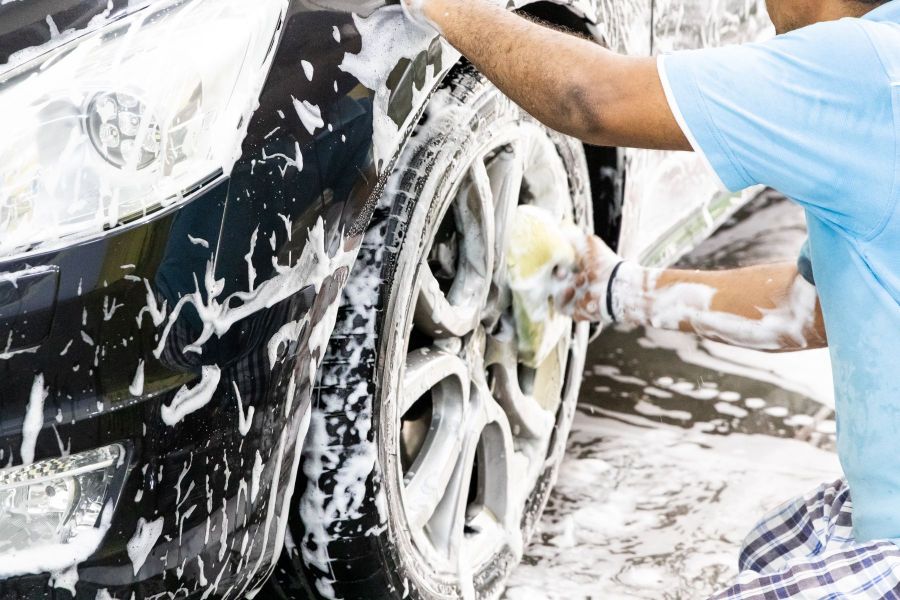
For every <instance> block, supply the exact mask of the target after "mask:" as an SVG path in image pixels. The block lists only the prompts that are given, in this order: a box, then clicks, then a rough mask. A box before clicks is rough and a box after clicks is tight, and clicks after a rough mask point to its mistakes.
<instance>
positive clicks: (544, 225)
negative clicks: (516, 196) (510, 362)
mask: <svg viewBox="0 0 900 600" xmlns="http://www.w3.org/2000/svg"><path fill="white" fill-rule="evenodd" d="M583 236H584V234H583V233H581V232H580V230H579V229H578V228H577V227H575V225H573V224H571V223H562V222H560V220H559V219H557V218H556V217H554V216H553V214H552V213H550V212H549V211H547V210H545V209H542V208H539V207H536V206H528V205H522V206H519V207H517V208H516V212H515V214H514V217H513V221H512V223H511V227H510V232H509V237H508V242H507V248H506V256H507V275H508V278H509V287H510V289H511V291H512V300H513V315H514V316H515V319H516V337H517V340H518V350H519V358H520V360H522V362H523V363H525V364H526V365H527V366H529V367H532V368H537V367H538V366H539V365H540V364H541V363H542V362H543V361H544V359H546V358H547V356H549V354H550V353H551V352H552V351H553V349H554V348H555V347H556V345H557V343H558V342H559V340H560V337H561V336H562V335H564V334H566V333H567V332H568V330H569V327H570V326H571V321H570V320H569V319H568V318H566V317H565V316H563V315H560V314H559V313H558V312H557V310H556V309H555V307H554V296H555V295H556V293H557V292H558V289H557V288H558V286H559V285H560V280H559V279H558V278H557V277H556V276H555V273H557V272H559V271H563V272H574V270H575V269H576V267H577V252H576V248H575V244H574V242H573V240H577V239H579V237H583Z"/></svg>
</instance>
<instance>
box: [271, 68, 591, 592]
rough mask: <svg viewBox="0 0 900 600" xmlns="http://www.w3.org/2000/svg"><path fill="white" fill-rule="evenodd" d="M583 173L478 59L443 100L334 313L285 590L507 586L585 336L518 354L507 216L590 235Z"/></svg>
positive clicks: (543, 493) (578, 331)
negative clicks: (550, 216) (525, 359)
mask: <svg viewBox="0 0 900 600" xmlns="http://www.w3.org/2000/svg"><path fill="white" fill-rule="evenodd" d="M516 161H518V165H519V166H516V164H515V163H516ZM529 161H530V162H529ZM479 164H480V165H481V166H480V167H479V166H478V165H479ZM516 178H518V182H517V181H516ZM588 179H589V177H588V171H587V166H586V163H585V159H584V153H583V149H582V147H581V145H580V144H579V143H577V142H575V141H574V140H571V139H569V138H566V137H564V136H562V135H559V134H557V133H554V132H551V131H549V130H547V129H546V128H544V127H543V126H541V125H540V124H538V123H537V122H536V121H535V120H534V119H532V118H531V117H530V116H528V115H527V114H525V113H524V112H523V111H522V110H521V109H520V108H518V107H517V106H515V105H514V104H513V103H512V102H511V101H509V100H508V99H507V98H505V97H504V96H502V95H501V94H500V93H499V92H498V91H497V90H496V89H495V88H494V87H493V86H491V85H490V84H489V83H488V82H487V81H486V80H485V79H484V77H482V76H481V75H480V74H478V73H477V72H476V71H475V70H474V69H472V68H471V67H468V66H461V67H457V68H456V69H455V70H454V72H453V73H452V74H451V76H449V77H448V80H447V81H446V83H445V84H444V85H443V86H442V87H441V88H440V89H438V90H437V91H436V92H435V94H434V96H433V97H432V99H431V101H430V103H429V105H428V108H427V109H426V112H425V114H424V115H423V118H422V121H421V124H420V126H419V127H418V129H417V130H416V132H415V133H414V134H413V137H412V139H411V141H410V143H409V144H408V145H407V148H406V150H405V152H404V154H403V156H402V157H401V158H400V162H399V166H398V167H397V168H396V169H395V171H394V173H393V174H392V176H391V178H390V180H389V182H388V183H387V186H386V190H385V193H384V195H383V197H382V200H381V201H380V203H379V205H378V206H377V207H376V209H375V211H374V215H373V218H372V222H371V225H370V227H369V228H368V230H367V232H366V234H365V237H364V241H363V243H362V247H361V250H360V253H359V257H358V259H357V261H356V264H355V266H354V270H353V274H352V275H351V278H350V281H349V283H348V285H347V288H346V290H345V292H344V295H343V301H342V304H341V306H340V308H339V309H338V315H337V324H336V329H335V332H334V334H333V336H332V339H331V342H330V345H329V348H328V350H327V352H326V354H325V356H324V358H323V361H322V364H321V367H320V379H319V386H318V388H317V393H316V394H315V396H314V398H313V404H314V409H313V411H314V412H313V416H312V422H311V426H310V432H309V435H308V437H307V440H306V443H305V448H304V453H303V459H302V460H303V463H302V476H301V477H300V478H299V480H298V484H297V486H298V487H297V491H296V493H295V497H294V500H293V507H292V516H291V518H290V519H289V524H288V531H287V535H286V551H285V552H283V553H282V557H281V559H280V562H279V565H278V568H276V570H275V573H274V577H273V580H272V582H271V588H272V593H273V594H276V595H278V596H281V597H294V598H297V597H307V595H308V594H311V595H313V596H316V597H321V598H346V599H351V598H354V599H355V598H366V599H379V598H401V597H402V598H407V597H409V598H427V599H445V598H474V597H478V598H495V597H498V596H499V595H500V593H501V592H502V590H503V586H504V584H505V581H506V579H507V578H508V576H509V574H510V573H511V571H512V570H513V568H514V567H515V565H516V564H518V562H519V560H520V559H521V556H522V552H523V547H524V544H525V543H526V542H527V540H528V538H529V536H530V534H531V532H532V529H533V526H534V525H535V523H536V521H537V519H538V517H539V516H540V513H541V511H542V510H543V507H544V505H545V503H546V500H547V497H548V495H549V492H550V489H551V487H552V485H553V482H554V480H555V477H556V473H557V469H558V467H559V464H560V462H561V461H562V458H563V455H564V451H565V441H566V437H567V435H568V431H569V427H570V424H571V419H572V416H573V414H574V408H575V403H576V400H577V396H578V389H579V385H580V382H581V370H582V368H583V365H584V355H585V350H586V346H587V341H588V328H587V326H586V325H575V324H571V326H570V327H568V326H567V328H566V332H565V333H564V334H563V335H562V336H561V338H560V340H559V342H558V346H557V351H556V352H555V353H553V355H552V356H551V358H550V359H548V360H547V361H545V363H544V364H542V365H541V367H539V369H536V370H530V369H527V368H525V367H523V366H522V365H520V364H519V363H518V361H516V360H515V336H514V331H515V328H514V324H513V323H512V321H511V311H509V293H508V290H507V289H506V288H505V287H504V285H503V272H504V268H503V241H502V240H503V233H502V232H503V230H504V227H503V225H504V223H505V222H506V221H507V220H508V217H509V214H510V213H509V210H511V208H510V207H511V206H514V205H515V204H517V203H521V202H529V203H535V204H540V205H542V206H544V207H545V208H547V209H548V210H550V211H551V212H553V213H554V214H555V215H556V216H557V218H559V219H560V220H567V221H571V222H575V223H577V224H578V225H579V226H580V227H582V228H583V229H584V230H585V231H591V225H592V224H591V201H590V192H589V183H588ZM516 186H518V189H516ZM492 209H494V211H495V212H493V213H492V212H491V211H492ZM448 222H449V223H450V224H449V225H448ZM491 232H493V235H494V237H493V240H492V241H491ZM454 265H455V266H454ZM441 297H443V300H441ZM473 307H478V308H477V309H476V308H473ZM473 311H474V313H476V314H475V316H473ZM423 331H424V332H425V333H423ZM497 340H499V341H497ZM548 364H549V365H550V367H548V368H547V369H544V368H545V365H548ZM542 369H544V370H542ZM529 386H530V387H529ZM466 388H468V389H466ZM420 392H421V394H420ZM417 394H420V395H418V396H417ZM535 407H537V408H535ZM479 428H481V429H479ZM442 486H443V488H444V490H443V492H441V491H440V490H441V488H442ZM463 496H464V497H463ZM429 511H431V512H429Z"/></svg>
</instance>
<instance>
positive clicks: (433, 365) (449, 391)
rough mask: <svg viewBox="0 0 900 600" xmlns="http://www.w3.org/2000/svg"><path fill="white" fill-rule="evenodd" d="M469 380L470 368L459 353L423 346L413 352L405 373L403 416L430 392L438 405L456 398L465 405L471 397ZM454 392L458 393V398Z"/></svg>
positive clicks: (408, 359) (401, 407) (401, 411)
mask: <svg viewBox="0 0 900 600" xmlns="http://www.w3.org/2000/svg"><path fill="white" fill-rule="evenodd" d="M468 381H469V376H468V367H467V366H466V363H465V362H464V361H463V360H462V359H461V358H460V357H458V356H456V355H455V354H450V353H448V352H444V351H442V350H438V349H435V348H421V349H419V350H414V351H412V352H410V353H409V355H407V357H406V368H405V371H404V374H403V388H402V392H403V393H402V398H403V401H402V403H401V404H400V414H401V416H402V415H405V414H406V413H407V412H408V411H409V409H410V408H411V407H412V405H413V404H414V403H415V402H416V400H418V399H419V398H421V397H422V396H423V395H425V393H426V392H429V391H430V392H432V399H433V400H434V401H435V403H436V404H437V403H441V404H444V403H446V404H453V400H456V401H457V402H458V403H459V404H460V407H461V406H462V403H463V402H464V400H465V399H466V398H468V397H469V390H468V386H469V383H468ZM454 395H458V399H457V398H454V397H453V396H454ZM460 410H462V409H461V408H460Z"/></svg>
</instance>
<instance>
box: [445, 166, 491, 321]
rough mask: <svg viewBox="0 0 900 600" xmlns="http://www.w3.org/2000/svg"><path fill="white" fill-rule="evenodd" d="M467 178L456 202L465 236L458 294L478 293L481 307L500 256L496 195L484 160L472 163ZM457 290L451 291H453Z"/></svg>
mask: <svg viewBox="0 0 900 600" xmlns="http://www.w3.org/2000/svg"><path fill="white" fill-rule="evenodd" d="M467 179H468V181H469V185H468V186H465V187H464V188H463V189H462V191H461V197H460V198H458V199H457V201H456V202H455V203H454V205H453V206H454V211H455V214H456V223H457V227H459V234H460V236H461V237H462V248H461V252H460V266H459V270H460V274H461V275H462V277H458V278H457V280H458V281H459V282H460V283H461V284H462V285H460V286H459V288H461V289H460V290H459V292H458V293H462V294H465V295H467V296H469V295H471V296H474V297H475V298H477V300H478V302H479V306H481V305H483V304H484V300H485V298H486V297H487V294H488V288H489V285H490V282H491V276H492V273H493V270H494V257H495V256H496V254H495V249H494V245H495V240H496V235H495V233H496V232H495V230H494V210H495V207H494V194H493V191H492V189H491V179H490V177H489V176H488V171H487V167H486V166H485V164H484V161H483V160H476V161H475V162H474V163H472V166H471V167H469V171H468V177H467ZM454 287H457V286H454ZM454 292H457V290H456V289H454V290H451V294H453V293H454Z"/></svg>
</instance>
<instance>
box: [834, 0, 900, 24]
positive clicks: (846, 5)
mask: <svg viewBox="0 0 900 600" xmlns="http://www.w3.org/2000/svg"><path fill="white" fill-rule="evenodd" d="M887 1H888V0H886V1H885V2H858V1H857V0H831V1H828V2H822V3H821V4H820V6H821V12H820V13H819V16H820V17H821V18H819V19H817V21H836V20H838V19H843V18H845V17H861V16H863V15H865V14H866V13H868V12H870V11H872V10H874V9H876V8H878V7H879V6H881V5H882V4H886V3H887Z"/></svg>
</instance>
